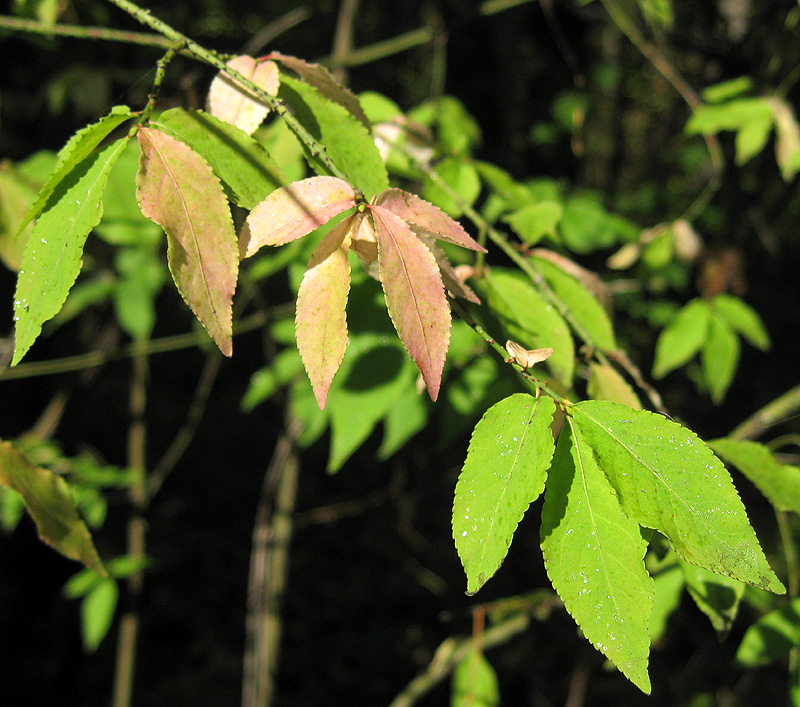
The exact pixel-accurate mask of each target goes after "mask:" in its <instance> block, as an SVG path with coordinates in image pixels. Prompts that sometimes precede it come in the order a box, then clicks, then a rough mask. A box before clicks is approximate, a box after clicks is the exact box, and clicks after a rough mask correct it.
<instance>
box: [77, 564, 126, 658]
mask: <svg viewBox="0 0 800 707" xmlns="http://www.w3.org/2000/svg"><path fill="white" fill-rule="evenodd" d="M118 597H119V590H118V589H117V583H116V582H115V581H114V580H113V579H111V578H110V577H105V578H102V579H101V580H100V581H99V582H98V583H97V585H96V586H95V587H94V588H93V589H92V590H91V591H90V592H89V593H88V594H87V595H86V596H85V597H84V599H83V602H81V635H82V637H83V647H84V649H85V650H86V651H87V652H89V653H94V651H96V650H97V649H98V647H99V646H100V644H101V643H102V641H103V639H104V638H105V637H106V636H107V635H108V631H109V629H110V628H111V622H112V621H113V620H114V611H115V610H116V608H117V599H118Z"/></svg>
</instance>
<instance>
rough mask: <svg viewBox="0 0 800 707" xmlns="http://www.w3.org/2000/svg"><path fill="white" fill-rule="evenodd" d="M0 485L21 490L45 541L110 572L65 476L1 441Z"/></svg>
mask: <svg viewBox="0 0 800 707" xmlns="http://www.w3.org/2000/svg"><path fill="white" fill-rule="evenodd" d="M0 486H6V487H8V488H10V489H13V490H14V491H16V492H17V493H19V495H20V496H21V497H22V501H23V503H24V504H25V508H27V509H28V513H30V515H31V517H32V518H33V520H34V522H35V523H36V529H37V530H38V531H39V537H40V538H41V539H42V540H43V541H44V542H46V543H47V544H48V545H50V546H51V547H53V548H54V549H56V550H57V551H58V552H60V553H61V554H62V555H65V556H66V557H69V558H70V559H73V560H77V561H78V562H82V563H83V564H84V565H86V567H89V568H90V569H93V570H94V571H95V572H98V573H99V574H102V575H105V574H106V571H105V569H104V568H103V565H102V563H101V562H100V558H99V557H98V556H97V550H95V549H94V545H93V544H92V537H91V535H90V534H89V531H88V530H87V529H86V526H85V525H84V523H83V521H81V519H80V518H79V517H78V514H77V512H76V511H75V505H74V503H73V501H72V496H71V495H70V491H69V487H68V486H67V483H66V482H65V481H64V479H62V478H61V477H60V476H58V475H57V474H54V473H53V472H51V471H48V470H47V469H43V468H41V467H38V466H34V465H33V464H31V463H30V462H28V461H27V459H25V457H23V456H22V454H21V453H20V452H19V451H18V450H17V449H16V448H15V447H14V446H12V445H11V443H10V442H2V441H0Z"/></svg>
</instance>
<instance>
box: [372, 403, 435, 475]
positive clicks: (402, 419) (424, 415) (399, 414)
mask: <svg viewBox="0 0 800 707" xmlns="http://www.w3.org/2000/svg"><path fill="white" fill-rule="evenodd" d="M427 422H428V407H427V405H426V404H425V399H424V398H423V397H422V396H421V395H420V394H419V393H418V392H417V391H416V389H415V388H412V387H408V388H406V390H405V392H403V393H402V394H401V395H400V397H398V398H397V399H396V400H395V401H394V402H393V403H392V406H391V407H390V408H389V412H388V413H387V414H386V417H385V418H384V419H383V439H382V440H381V446H380V448H379V449H378V459H381V460H383V459H388V458H389V457H391V456H392V455H393V454H394V453H395V452H396V451H397V450H399V449H400V448H401V447H402V446H403V445H404V444H405V443H406V442H408V440H409V439H411V438H412V437H413V436H414V435H415V434H417V432H419V431H420V430H422V429H424V428H425V425H426V423H427Z"/></svg>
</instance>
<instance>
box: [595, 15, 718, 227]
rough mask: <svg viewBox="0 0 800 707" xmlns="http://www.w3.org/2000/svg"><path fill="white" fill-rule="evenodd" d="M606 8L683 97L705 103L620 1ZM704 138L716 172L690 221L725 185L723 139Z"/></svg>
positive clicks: (689, 215) (697, 105) (692, 210)
mask: <svg viewBox="0 0 800 707" xmlns="http://www.w3.org/2000/svg"><path fill="white" fill-rule="evenodd" d="M600 2H601V3H602V5H603V7H604V8H605V9H606V12H607V13H608V15H609V17H610V18H611V19H612V21H613V22H614V24H615V25H617V27H619V29H620V30H621V31H622V33H623V34H624V35H625V36H626V37H627V38H628V39H629V40H630V42H631V44H633V45H634V46H635V47H636V48H637V49H638V50H639V51H640V52H641V53H642V55H643V56H644V57H645V59H647V60H648V61H649V62H650V63H651V64H652V65H653V67H654V68H655V69H656V71H658V73H660V74H661V75H662V76H663V77H664V78H665V79H666V80H667V81H668V82H669V84H670V85H671V86H672V87H673V88H674V89H675V90H676V91H677V92H678V93H679V94H680V96H681V98H683V100H684V101H685V102H686V104H687V105H688V106H689V108H691V110H692V112H695V111H696V110H697V109H698V108H700V106H701V105H702V101H701V100H700V97H699V96H698V95H697V93H696V92H695V90H694V89H693V88H692V87H691V86H690V85H689V83H688V82H687V81H686V79H684V78H683V76H681V74H680V72H679V71H678V70H677V69H676V68H675V67H674V66H673V65H672V63H671V62H670V61H669V59H667V57H666V56H664V54H663V52H662V51H661V50H660V49H659V48H658V47H657V46H656V45H655V44H653V43H652V42H648V41H647V40H646V39H645V38H644V36H643V35H642V33H641V32H640V31H639V30H638V28H637V27H636V25H635V24H634V23H633V22H632V21H631V19H630V17H629V16H628V15H627V13H626V11H625V10H624V9H623V8H622V7H620V5H619V4H618V2H617V0H600ZM703 139H704V140H705V142H706V146H707V147H708V152H709V155H710V156H711V165H712V167H713V170H714V173H713V174H712V176H711V179H710V180H709V182H708V185H707V186H706V188H705V189H704V190H703V192H702V193H701V194H700V196H698V197H697V199H696V200H695V202H694V203H693V204H692V205H691V206H690V207H689V209H687V211H686V213H685V214H684V215H683V217H682V218H685V219H686V220H687V221H693V220H694V219H695V218H697V216H698V215H699V214H700V213H701V212H702V211H703V210H704V209H705V207H706V206H708V203H709V202H710V201H711V199H712V198H713V196H714V194H716V193H717V192H718V191H719V188H720V185H721V184H722V172H723V170H724V168H725V157H724V156H723V154H722V147H720V144H719V140H717V136H716V135H710V134H709V135H703Z"/></svg>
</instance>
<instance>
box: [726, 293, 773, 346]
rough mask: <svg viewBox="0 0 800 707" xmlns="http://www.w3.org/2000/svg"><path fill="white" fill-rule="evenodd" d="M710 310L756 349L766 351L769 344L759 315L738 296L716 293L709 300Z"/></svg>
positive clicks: (767, 335)
mask: <svg viewBox="0 0 800 707" xmlns="http://www.w3.org/2000/svg"><path fill="white" fill-rule="evenodd" d="M711 310H712V311H713V312H714V314H716V315H718V316H719V317H720V318H721V319H724V320H725V322H726V323H727V325H728V326H729V327H730V328H731V329H733V330H734V331H736V332H738V333H739V334H741V335H742V336H743V337H744V338H745V339H746V340H747V341H748V342H749V343H750V344H752V345H753V346H755V347H756V348H757V349H761V350H762V351H766V350H767V349H769V347H770V346H771V344H770V340H769V334H768V333H767V330H766V329H765V328H764V324H763V323H762V321H761V317H759V316H758V314H757V313H756V311H755V310H754V309H753V308H752V307H751V306H750V305H748V304H747V303H745V302H743V301H742V300H740V299H739V298H738V297H734V296H733V295H728V294H724V293H723V294H718V295H716V296H715V297H714V298H712V300H711Z"/></svg>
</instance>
